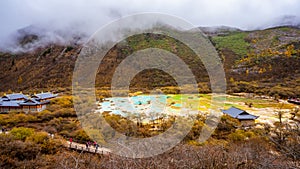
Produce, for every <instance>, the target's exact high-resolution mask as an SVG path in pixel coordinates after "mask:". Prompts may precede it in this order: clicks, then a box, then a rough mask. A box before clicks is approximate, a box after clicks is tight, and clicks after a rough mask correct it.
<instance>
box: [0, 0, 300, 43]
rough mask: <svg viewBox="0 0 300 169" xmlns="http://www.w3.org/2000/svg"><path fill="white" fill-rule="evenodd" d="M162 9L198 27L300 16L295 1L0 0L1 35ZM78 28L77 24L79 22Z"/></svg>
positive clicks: (253, 24)
mask: <svg viewBox="0 0 300 169" xmlns="http://www.w3.org/2000/svg"><path fill="white" fill-rule="evenodd" d="M139 12H162V13H166V14H171V15H175V16H179V17H181V18H183V19H185V20H187V21H189V22H191V23H192V24H194V25H197V26H217V25H226V26H233V27H238V28H242V29H253V28H257V27H266V26H270V25H272V24H273V23H274V22H276V20H278V18H280V17H282V16H286V15H290V16H297V17H299V16H300V1H299V0H105V1H102V0H1V1H0V20H1V22H2V23H1V26H0V30H1V31H0V39H1V41H3V40H4V39H5V38H6V37H7V36H8V35H9V34H11V33H13V32H14V31H16V30H18V29H20V28H23V27H26V26H29V25H41V26H44V27H48V28H52V27H53V28H55V29H64V28H66V27H68V26H69V25H72V24H73V25H74V24H77V25H80V26H81V27H83V30H84V31H86V32H87V33H92V32H94V31H96V30H97V28H99V27H100V26H103V25H104V24H107V23H109V22H110V21H112V20H115V19H117V18H120V17H122V16H126V15H130V14H135V13H139ZM78 27H79V26H78Z"/></svg>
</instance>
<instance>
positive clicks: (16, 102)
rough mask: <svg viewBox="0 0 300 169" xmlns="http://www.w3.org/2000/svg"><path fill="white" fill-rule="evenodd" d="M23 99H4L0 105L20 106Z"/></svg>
mask: <svg viewBox="0 0 300 169" xmlns="http://www.w3.org/2000/svg"><path fill="white" fill-rule="evenodd" d="M21 102H22V101H2V102H0V106H2V107H20V103H21Z"/></svg>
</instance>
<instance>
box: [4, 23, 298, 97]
mask: <svg viewBox="0 0 300 169" xmlns="http://www.w3.org/2000/svg"><path fill="white" fill-rule="evenodd" d="M204 31H205V30H204ZM206 33H207V34H208V36H209V39H210V40H211V41H212V43H213V44H214V45H215V47H216V49H217V50H218V52H219V54H220V57H221V58H222V60H223V62H224V68H225V72H226V78H227V82H228V92H255V93H258V94H269V95H278V96H282V97H288V96H300V93H299V92H300V87H299V84H300V83H299V82H300V60H299V58H300V30H299V29H298V28H296V27H276V28H270V29H266V30H257V31H242V30H238V29H229V28H226V29H225V28H222V29H210V30H209V32H208V29H206ZM28 38H31V39H32V38H34V36H32V35H31V36H24V37H23V39H21V40H20V42H22V43H23V45H24V43H25V45H26V43H32V42H31V40H30V39H28ZM35 43H36V42H35ZM147 47H157V48H162V49H165V50H168V51H170V52H172V53H174V54H176V55H178V56H179V57H181V58H182V59H183V60H184V61H185V62H186V63H187V64H188V65H189V67H190V68H191V70H192V72H193V73H194V74H195V77H196V79H197V81H198V82H199V84H208V85H209V83H208V75H207V72H206V71H205V68H204V66H203V64H202V62H201V61H200V60H197V59H196V60H195V59H194V58H195V57H194V54H193V52H192V51H191V50H189V49H188V48H187V47H186V46H185V45H183V44H181V43H180V42H178V41H176V40H175V39H172V38H169V37H165V36H162V35H153V34H143V35H136V36H133V37H129V38H128V39H126V43H125V44H124V43H123V44H118V45H116V46H115V47H114V48H112V49H111V50H110V51H109V52H108V53H107V55H106V57H105V58H104V60H103V62H102V64H101V65H100V66H99V70H98V75H97V78H96V85H97V86H98V87H101V86H110V83H111V77H112V75H113V73H114V70H115V68H116V67H117V66H118V64H119V63H121V61H122V60H123V59H124V58H126V56H128V55H129V54H131V53H133V52H134V51H137V50H141V49H145V48H147ZM80 49H81V45H78V44H76V43H73V44H69V45H67V46H66V45H58V44H49V45H47V46H44V47H39V48H38V49H35V50H33V51H31V52H26V53H19V54H10V53H0V64H1V67H0V71H1V72H2V73H1V75H0V83H1V89H0V90H1V91H7V90H9V89H11V90H13V91H16V90H29V89H31V90H33V89H44V90H46V89H53V88H57V87H63V88H66V87H70V86H71V80H72V71H73V68H74V64H75V61H76V58H77V56H78V54H79V53H80ZM131 85H132V87H137V88H141V89H145V88H150V89H153V88H156V87H160V86H172V85H176V82H175V81H174V79H172V77H170V76H169V75H168V74H166V73H164V72H162V71H159V70H148V71H143V72H141V73H140V74H139V75H138V76H136V77H135V78H134V79H133V80H132V82H131ZM204 86H205V85H204Z"/></svg>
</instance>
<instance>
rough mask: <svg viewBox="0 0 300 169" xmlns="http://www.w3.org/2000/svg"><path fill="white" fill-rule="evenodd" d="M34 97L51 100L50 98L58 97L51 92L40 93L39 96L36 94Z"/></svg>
mask: <svg viewBox="0 0 300 169" xmlns="http://www.w3.org/2000/svg"><path fill="white" fill-rule="evenodd" d="M32 97H36V98H38V99H50V98H54V97H57V95H56V94H52V93H50V92H47V93H39V94H35V95H33V96H32Z"/></svg>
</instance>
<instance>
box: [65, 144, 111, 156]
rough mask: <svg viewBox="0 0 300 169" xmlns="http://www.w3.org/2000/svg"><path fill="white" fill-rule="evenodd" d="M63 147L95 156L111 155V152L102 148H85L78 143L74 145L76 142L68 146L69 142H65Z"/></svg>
mask: <svg viewBox="0 0 300 169" xmlns="http://www.w3.org/2000/svg"><path fill="white" fill-rule="evenodd" d="M65 147H68V148H70V149H75V150H79V151H83V152H89V153H97V154H103V155H108V154H109V153H111V151H110V150H109V149H107V148H104V147H98V148H97V149H96V147H95V146H89V147H88V148H87V147H86V145H85V144H80V143H76V142H72V143H71V144H70V142H69V141H67V142H66V144H65Z"/></svg>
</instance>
